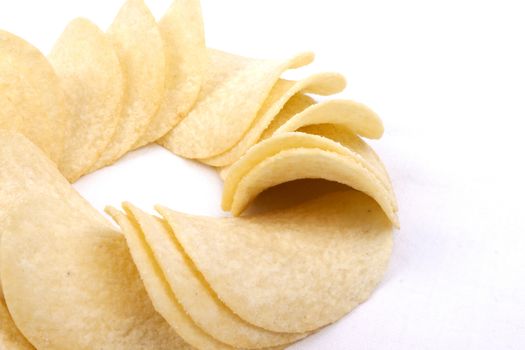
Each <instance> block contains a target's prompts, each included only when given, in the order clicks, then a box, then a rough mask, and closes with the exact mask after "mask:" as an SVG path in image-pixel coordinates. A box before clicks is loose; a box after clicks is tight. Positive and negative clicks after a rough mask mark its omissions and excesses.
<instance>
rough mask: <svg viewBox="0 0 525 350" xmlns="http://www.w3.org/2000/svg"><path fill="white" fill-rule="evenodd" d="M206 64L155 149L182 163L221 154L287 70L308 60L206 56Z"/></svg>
mask: <svg viewBox="0 0 525 350" xmlns="http://www.w3.org/2000/svg"><path fill="white" fill-rule="evenodd" d="M209 55H210V63H209V65H208V69H207V71H206V75H205V80H204V82H203V85H202V89H201V91H200V94H199V97H198V99H197V102H196V103H195V105H194V106H193V109H192V110H191V112H190V113H189V114H188V115H187V116H186V118H184V119H183V120H182V121H181V122H180V123H179V124H178V125H177V126H176V127H175V128H174V129H173V130H172V131H170V132H169V133H168V134H167V135H166V136H165V137H164V138H162V139H161V140H160V141H159V143H160V144H161V145H163V146H164V147H166V148H167V149H169V150H170V151H172V152H173V153H175V154H177V155H180V156H182V157H186V158H192V159H204V158H210V157H213V156H217V155H219V154H221V153H223V152H226V151H227V150H229V149H230V148H232V147H233V146H234V145H235V144H237V143H238V142H239V141H240V139H241V138H242V136H243V135H244V134H245V132H246V131H247V130H248V129H249V127H250V126H251V124H252V122H253V120H254V119H255V118H256V116H257V112H258V111H259V109H260V108H261V107H262V105H263V103H264V101H265V100H266V98H267V97H268V94H269V93H270V91H271V90H272V88H273V86H274V85H275V83H276V82H277V80H278V79H279V77H280V75H281V74H282V73H283V72H284V71H285V70H287V69H290V68H297V67H301V66H304V65H306V64H308V63H310V62H311V61H312V60H313V54H311V53H304V54H299V55H297V56H295V57H292V58H290V59H287V60H280V61H279V60H260V59H252V58H246V57H241V56H236V55H233V54H230V53H225V52H222V51H218V50H211V49H210V50H209Z"/></svg>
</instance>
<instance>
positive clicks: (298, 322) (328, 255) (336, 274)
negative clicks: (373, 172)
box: [157, 190, 392, 332]
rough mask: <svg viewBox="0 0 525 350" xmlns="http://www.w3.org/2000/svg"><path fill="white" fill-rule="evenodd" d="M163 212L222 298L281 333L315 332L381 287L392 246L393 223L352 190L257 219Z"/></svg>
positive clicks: (241, 313) (242, 313)
mask: <svg viewBox="0 0 525 350" xmlns="http://www.w3.org/2000/svg"><path fill="white" fill-rule="evenodd" d="M157 210H158V211H159V212H160V213H161V214H162V216H163V217H164V218H165V219H166V220H167V221H168V223H169V224H170V226H171V227H172V229H173V232H174V234H175V235H176V237H177V240H178V241H179V242H180V243H181V245H182V246H183V247H184V250H185V252H186V253H187V254H188V256H189V257H190V258H191V260H192V261H193V263H194V264H195V266H196V267H197V268H198V269H199V271H200V272H201V273H202V274H203V276H204V278H205V279H206V281H207V282H208V283H209V285H210V287H211V288H213V290H214V291H215V292H216V293H217V295H218V296H219V298H221V300H222V301H223V302H224V303H225V304H226V305H228V306H229V307H230V308H231V309H232V310H233V311H234V312H235V313H236V314H238V315H239V316H240V317H241V318H243V319H244V320H246V321H248V322H250V323H252V324H255V325H258V326H260V327H262V328H265V329H268V330H272V331H275V332H305V331H310V330H314V329H317V328H319V327H322V326H325V325H327V324H329V323H332V322H334V321H336V320H338V319H339V318H341V317H342V316H343V315H345V314H346V313H348V312H349V311H350V310H352V309H353V308H354V307H356V306H357V305H358V304H360V303H361V302H363V301H364V300H366V299H367V298H368V296H369V295H370V294H371V292H372V291H373V290H374V288H375V287H376V286H377V284H378V283H379V281H380V279H381V277H382V276H383V273H384V271H385V269H386V267H387V264H388V260H389V256H390V253H391V249H392V235H391V233H392V224H391V223H390V221H389V220H388V219H387V218H386V217H385V215H384V214H383V211H382V210H381V208H380V207H379V206H378V205H377V204H376V202H375V201H374V200H372V199H370V198H369V197H367V196H366V195H364V194H362V193H360V192H357V191H352V190H350V191H344V192H338V193H334V194H329V195H327V196H324V197H321V198H319V199H316V200H313V201H310V202H307V203H303V204H301V205H299V206H297V207H293V208H290V209H286V210H282V211H277V212H270V213H266V214H262V215H258V216H252V217H241V218H207V217H198V216H192V215H186V214H181V213H178V212H174V211H172V210H169V209H167V208H164V207H160V206H159V207H157Z"/></svg>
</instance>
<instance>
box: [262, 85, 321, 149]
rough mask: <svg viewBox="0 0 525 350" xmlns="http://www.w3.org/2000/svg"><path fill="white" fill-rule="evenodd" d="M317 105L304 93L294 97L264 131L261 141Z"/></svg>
mask: <svg viewBox="0 0 525 350" xmlns="http://www.w3.org/2000/svg"><path fill="white" fill-rule="evenodd" d="M316 103H317V102H316V101H315V100H314V99H313V98H312V97H311V96H308V95H305V94H302V93H298V94H296V95H294V96H292V97H291V98H290V100H289V101H288V102H286V104H285V105H284V106H283V109H281V111H279V114H277V115H276V116H275V118H273V120H272V122H271V123H270V125H268V127H267V128H266V129H265V130H264V131H263V133H262V135H261V137H260V138H259V141H261V140H264V139H267V138H268V137H270V136H272V135H273V133H274V132H275V131H276V130H277V129H279V128H280V127H281V126H282V125H284V124H285V123H286V122H287V121H288V120H290V119H291V118H292V117H294V116H295V115H297V114H299V113H301V112H302V111H304V110H305V109H307V108H308V107H310V106H313V105H315V104H316ZM292 131H295V130H292Z"/></svg>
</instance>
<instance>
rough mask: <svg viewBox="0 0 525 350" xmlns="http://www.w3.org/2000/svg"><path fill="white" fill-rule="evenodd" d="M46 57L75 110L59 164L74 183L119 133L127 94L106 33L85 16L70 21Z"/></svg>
mask: <svg viewBox="0 0 525 350" xmlns="http://www.w3.org/2000/svg"><path fill="white" fill-rule="evenodd" d="M48 58H49V61H50V62H51V64H52V65H53V67H54V69H55V72H56V73H57V75H58V77H59V78H60V81H61V83H62V87H63V89H64V92H65V95H66V102H67V105H68V108H69V111H70V112H71V122H70V124H69V132H68V134H67V136H66V139H65V142H64V153H63V155H62V158H61V160H60V164H59V168H60V171H61V172H62V174H63V175H64V176H65V177H66V178H67V179H68V180H69V181H70V182H74V181H76V180H77V179H78V178H79V177H81V176H82V175H83V174H84V172H86V171H87V170H88V169H89V168H90V167H91V166H92V165H93V163H95V161H96V160H97V159H98V157H99V156H100V154H101V153H102V151H103V150H104V149H105V147H106V146H107V145H108V143H109V141H110V140H111V137H112V136H113V134H114V133H115V130H116V127H117V124H118V122H119V119H120V113H121V110H122V99H123V97H124V79H123V76H122V69H121V67H120V62H119V59H118V57H117V53H116V52H115V48H114V47H113V44H112V43H111V41H110V40H109V39H108V38H107V36H106V34H105V33H104V32H102V31H101V30H100V29H99V28H98V27H97V26H96V25H95V24H93V23H91V22H90V21H88V20H87V19H83V18H78V19H75V20H73V21H72V22H71V23H69V25H68V26H67V27H66V29H65V30H64V32H63V33H62V35H61V36H60V38H59V39H58V41H57V42H56V44H55V46H54V48H53V50H52V51H51V53H50V55H49V57H48Z"/></svg>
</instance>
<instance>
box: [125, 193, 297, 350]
mask: <svg viewBox="0 0 525 350" xmlns="http://www.w3.org/2000/svg"><path fill="white" fill-rule="evenodd" d="M124 208H125V209H126V211H127V213H128V215H130V216H132V217H133V218H134V219H135V221H136V222H137V223H138V224H139V225H140V228H141V230H142V232H143V235H144V238H145V240H146V243H147V245H148V249H151V251H152V253H153V255H154V257H155V260H156V261H157V263H158V265H159V267H160V269H161V270H162V272H163V275H164V276H165V278H166V280H167V281H168V283H169V285H170V287H171V290H172V291H173V294H174V296H175V297H176V298H177V300H178V302H179V303H180V304H181V305H182V307H183V308H184V310H185V312H186V313H187V314H188V315H189V316H190V317H191V318H192V320H193V321H194V322H195V323H196V324H197V325H198V326H199V327H200V328H201V329H203V330H204V331H205V332H206V333H208V334H210V335H211V336H212V337H214V338H215V339H218V340H219V341H221V342H223V343H226V344H229V345H231V346H234V347H236V348H247V349H260V348H264V347H271V346H277V345H283V344H288V343H291V342H294V341H297V340H299V339H301V338H304V337H305V336H306V335H307V334H304V333H301V334H294V333H275V332H271V331H267V330H264V329H262V328H259V327H256V326H253V325H251V324H249V323H247V322H245V321H243V320H242V319H241V318H240V317H239V316H237V315H235V314H234V313H232V311H231V310H230V309H228V308H227V307H226V306H225V305H224V304H223V303H222V302H221V301H220V300H219V299H218V298H217V296H216V295H215V293H214V292H213V290H211V289H210V287H209V285H208V284H207V283H206V281H205V280H204V278H203V277H202V275H201V274H200V272H199V271H198V270H197V269H196V268H195V266H194V265H193V263H192V262H191V260H189V259H188V257H187V256H186V254H185V253H184V250H183V248H182V247H181V246H180V244H179V243H178V241H177V239H176V237H175V235H174V234H173V232H171V229H170V227H169V226H168V225H167V224H166V223H165V222H164V221H163V220H159V219H158V218H155V217H152V216H150V215H149V214H147V213H145V212H143V211H141V210H139V209H138V208H136V207H134V206H132V205H131V204H129V203H126V204H124Z"/></svg>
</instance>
